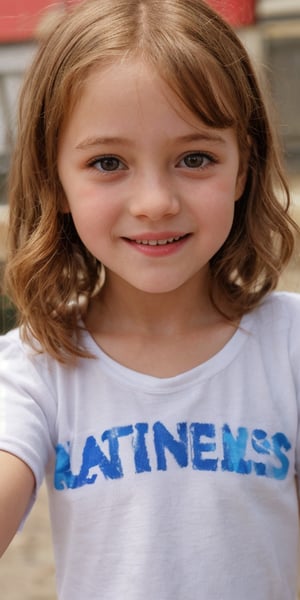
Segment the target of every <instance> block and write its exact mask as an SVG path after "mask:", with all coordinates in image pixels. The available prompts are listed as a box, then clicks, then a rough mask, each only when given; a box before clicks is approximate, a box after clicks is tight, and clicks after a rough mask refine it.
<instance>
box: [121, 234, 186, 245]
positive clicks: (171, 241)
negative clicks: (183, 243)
mask: <svg viewBox="0 0 300 600" xmlns="http://www.w3.org/2000/svg"><path fill="white" fill-rule="evenodd" d="M187 236H188V234H186V235H178V236H176V237H170V238H166V239H163V240H138V239H137V240H132V241H133V242H135V243H136V244H139V245H142V246H166V245H167V244H174V242H179V241H180V240H183V239H184V238H186V237H187Z"/></svg>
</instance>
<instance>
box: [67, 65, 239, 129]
mask: <svg viewBox="0 0 300 600" xmlns="http://www.w3.org/2000/svg"><path fill="white" fill-rule="evenodd" d="M220 93H221V92H220V90H219V89H216V90H215V94H216V95H218V94H220ZM206 95H207V92H206V91H202V90H200V89H198V90H194V93H193V94H192V96H193V97H192V102H191V101H190V98H189V95H188V94H186V97H185V96H184V95H183V93H182V90H180V89H178V86H177V85H176V82H174V81H173V80H172V79H171V78H170V77H169V78H167V77H164V78H163V77H162V76H161V75H160V73H159V72H158V71H157V70H156V69H155V68H154V67H153V66H152V65H150V64H149V63H147V62H145V61H142V60H138V59H127V60H121V61H118V62H114V63H112V64H109V65H106V66H104V67H103V66H99V65H96V66H94V67H93V68H92V69H90V72H89V74H88V76H86V78H85V80H84V82H83V83H82V85H81V87H80V93H79V94H77V95H76V98H74V100H75V102H74V106H73V109H72V112H71V115H70V116H69V118H68V121H70V118H72V117H73V119H74V118H75V117H76V118H77V119H79V118H85V119H87V118H88V117H89V118H95V119H97V120H100V119H101V116H102V115H104V114H105V117H106V119H107V118H108V117H109V116H110V118H111V123H113V121H114V120H115V121H120V120H122V118H124V119H125V120H126V122H128V123H130V122H131V121H132V122H136V121H137V120H138V119H140V120H141V122H142V121H143V120H145V119H147V118H148V119H155V118H157V119H159V120H160V121H161V122H164V119H166V122H167V121H169V120H173V122H175V121H176V122H177V125H178V123H179V121H180V120H181V121H182V125H184V123H187V122H188V123H189V124H190V125H193V126H194V127H198V126H199V123H200V122H202V125H203V124H205V125H209V126H219V127H220V126H221V128H227V127H228V126H231V125H232V122H231V121H230V120H229V121H228V119H227V121H226V119H221V122H220V119H219V122H218V123H216V124H214V123H213V122H211V121H212V120H210V122H209V123H207V119H206V113H205V111H204V119H203V118H202V113H201V110H197V109H196V110H195V109H194V108H195V106H196V105H197V104H198V107H199V106H201V107H202V112H203V107H205V106H206V105H207V104H208V100H207V97H206ZM208 120H209V119H208Z"/></svg>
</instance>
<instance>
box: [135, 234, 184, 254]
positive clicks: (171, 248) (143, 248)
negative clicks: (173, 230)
mask: <svg viewBox="0 0 300 600" xmlns="http://www.w3.org/2000/svg"><path fill="white" fill-rule="evenodd" d="M189 237H190V236H189V235H187V236H186V237H184V238H181V239H180V240H178V241H177V242H171V243H168V244H164V245H159V244H157V246H150V245H147V244H137V243H136V242H134V241H132V240H128V239H127V240H126V242H127V243H128V244H130V246H131V247H132V248H134V249H135V250H137V251H138V252H140V253H141V254H144V256H151V257H157V258H158V257H162V256H170V255H171V254H175V253H176V252H178V250H180V249H181V248H182V247H183V246H184V245H185V244H186V243H187V240H188V239H189Z"/></svg>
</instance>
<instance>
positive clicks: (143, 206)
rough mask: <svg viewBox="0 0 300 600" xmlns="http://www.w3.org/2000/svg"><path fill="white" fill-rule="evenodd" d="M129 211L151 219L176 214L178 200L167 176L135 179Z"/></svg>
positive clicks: (135, 215) (156, 219) (136, 215)
mask: <svg viewBox="0 0 300 600" xmlns="http://www.w3.org/2000/svg"><path fill="white" fill-rule="evenodd" d="M129 204H130V207H129V210H130V213H131V214H132V215H133V216H134V217H144V218H147V219H149V220H151V221H159V220H161V219H162V218H165V217H168V216H174V215H176V214H177V213H178V212H179V210H180V202H179V198H178V195H177V194H176V191H175V190H174V189H173V186H172V185H171V182H170V181H169V180H168V178H166V179H163V178H162V177H158V176H155V177H153V176H147V177H143V178H139V180H138V181H136V185H135V186H134V190H132V194H131V198H130V203H129Z"/></svg>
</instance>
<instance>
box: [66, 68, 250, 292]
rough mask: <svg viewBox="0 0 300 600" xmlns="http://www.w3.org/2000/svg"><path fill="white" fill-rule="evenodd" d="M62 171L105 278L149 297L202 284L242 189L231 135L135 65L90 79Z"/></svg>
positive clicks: (70, 128) (69, 204)
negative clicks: (207, 121) (197, 280)
mask: <svg viewBox="0 0 300 600" xmlns="http://www.w3.org/2000/svg"><path fill="white" fill-rule="evenodd" d="M58 170H59V176H60V180H61V183H62V186H63V188H64V191H65V195H66V206H65V210H66V212H67V211H70V212H71V213H72V216H73V220H74V224H75V227H76V229H77V231H78V234H79V236H80V238H81V240H82V241H83V243H84V244H85V246H86V247H87V248H88V250H89V251H90V252H91V253H92V254H93V255H94V256H95V257H97V259H98V260H99V261H101V262H102V263H103V264H104V265H105V267H106V276H107V278H108V279H109V280H110V281H111V283H113V282H117V281H118V280H120V278H121V279H122V280H125V281H126V283H127V284H130V285H131V286H133V287H134V288H136V289H138V290H140V291H144V292H149V293H153V292H154V293H158V292H159V293H163V292H171V291H174V290H176V289H178V288H179V287H180V286H183V285H186V284H188V282H190V281H191V280H193V279H194V278H197V277H199V276H200V277H203V278H204V279H205V281H206V277H207V276H208V272H209V270H208V263H209V260H210V259H211V258H212V256H213V255H214V254H215V253H216V252H217V250H219V248H220V247H221V246H222V244H223V242H224V241H225V240H226V238H227V236H228V234H229V231H230V228H231V225H232V220H233V212H234V204H235V202H236V201H237V200H238V199H239V197H240V196H241V194H242V192H243V187H244V181H245V174H244V173H242V172H241V170H240V160H239V151H238V144H237V139H236V135H235V132H234V130H232V129H225V130H224V129H222V130H221V129H220V130H218V129H212V128H210V127H207V126H205V125H204V124H203V123H202V122H201V121H200V120H199V119H198V118H197V117H196V116H195V115H194V114H193V113H191V112H190V111H189V110H188V109H187V108H186V107H185V106H184V105H183V104H181V103H180V101H179V100H178V98H177V97H176V96H175V95H174V94H173V93H172V92H171V91H170V89H169V88H168V86H167V85H166V84H165V83H164V82H163V81H162V79H161V78H160V77H159V75H158V74H157V73H156V72H155V71H153V70H151V68H150V67H148V66H147V65H145V64H144V63H143V62H138V61H128V62H122V63H118V64H114V65H112V66H111V67H109V68H106V69H105V70H103V69H99V70H94V71H93V72H92V73H91V74H90V76H89V77H88V79H87V81H86V83H85V86H84V89H83V93H82V95H81V97H80V99H79V101H78V103H77V104H76V105H75V108H74V110H73V112H72V114H71V115H70V117H69V119H68V120H67V122H66V124H65V127H64V129H63V131H62V134H61V137H60V143H59V151H58Z"/></svg>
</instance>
